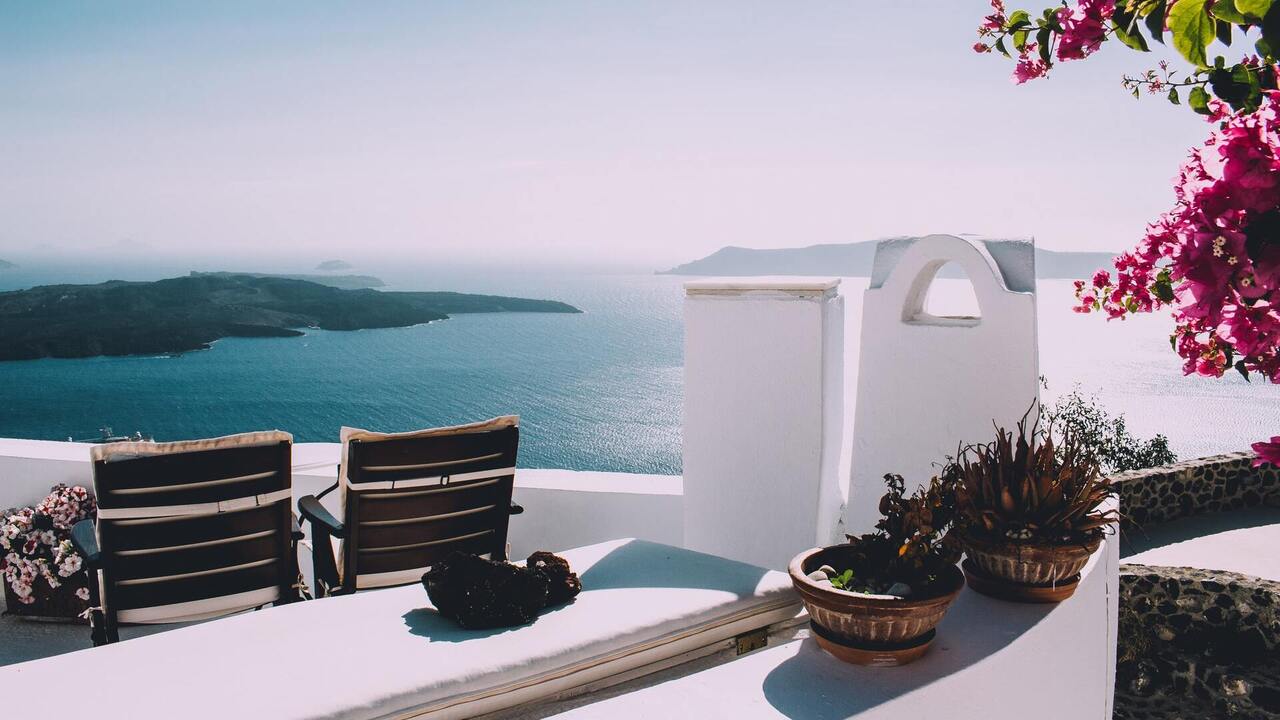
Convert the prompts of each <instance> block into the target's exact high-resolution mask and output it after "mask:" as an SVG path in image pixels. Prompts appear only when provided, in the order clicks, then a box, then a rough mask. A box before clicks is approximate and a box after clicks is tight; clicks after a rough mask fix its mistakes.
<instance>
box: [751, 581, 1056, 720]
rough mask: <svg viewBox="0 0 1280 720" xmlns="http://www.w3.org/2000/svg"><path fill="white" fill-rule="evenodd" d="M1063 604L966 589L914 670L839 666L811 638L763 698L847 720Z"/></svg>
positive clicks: (793, 710)
mask: <svg viewBox="0 0 1280 720" xmlns="http://www.w3.org/2000/svg"><path fill="white" fill-rule="evenodd" d="M1057 607H1058V606H1057V605H1019V604H1015V603H1005V602H998V601H993V600H991V599H988V598H984V597H982V596H980V595H978V594H977V593H975V592H972V591H969V592H962V593H960V596H959V597H958V598H957V600H956V604H955V605H954V606H952V608H951V611H950V612H949V613H947V616H946V617H945V618H943V620H942V623H941V624H940V625H939V626H938V638H937V640H935V641H934V646H933V647H932V648H931V649H930V651H929V653H928V654H927V655H925V656H924V657H923V658H921V659H920V660H918V661H916V662H914V663H912V664H911V665H910V666H908V667H906V668H898V669H885V668H874V667H862V666H858V665H849V664H845V663H840V662H836V661H834V660H832V659H831V657H830V656H828V655H827V654H826V653H825V652H823V651H822V649H821V648H819V647H818V643H817V641H815V640H814V639H813V638H809V639H807V640H805V641H804V645H803V646H802V648H801V650H800V652H799V653H797V654H796V656H795V657H793V658H791V659H789V660H787V661H786V662H784V663H782V664H781V665H779V666H778V667H777V668H775V669H774V670H773V672H771V673H769V675H768V676H767V677H766V678H765V681H764V695H765V698H766V699H768V701H769V704H770V705H772V706H773V707H774V709H776V710H777V711H778V712H780V713H782V714H783V715H786V716H787V717H789V718H794V719H795V720H844V719H845V718H848V717H852V716H854V715H857V714H858V713H860V712H863V711H865V710H869V709H871V708H874V707H877V706H879V705H883V704H885V703H888V702H890V701H892V700H894V699H895V698H898V697H900V696H903V695H906V694H907V693H910V692H913V691H915V690H918V689H920V688H922V687H924V686H926V685H929V684H930V683H933V682H936V681H938V680H941V679H942V678H945V677H947V676H948V675H951V674H953V673H956V672H959V671H961V670H964V669H965V668H967V667H969V666H972V665H975V664H977V663H979V662H981V661H982V660H983V659H984V658H987V657H989V656H991V655H994V654H995V653H997V652H999V651H1000V650H1001V649H1003V648H1005V647H1006V646H1008V645H1011V644H1012V643H1013V642H1014V641H1015V640H1017V639H1018V637H1020V636H1021V635H1023V634H1024V633H1026V632H1027V631H1028V630H1030V629H1031V628H1033V627H1035V625H1036V624H1037V623H1039V622H1040V621H1042V620H1044V619H1045V618H1046V617H1048V615H1049V614H1050V613H1051V612H1053V611H1054V610H1055V609H1056V608H1057ZM975 691H976V690H975ZM937 711H938V712H937V717H948V713H947V712H946V710H945V708H938V709H937ZM904 717H905V716H904Z"/></svg>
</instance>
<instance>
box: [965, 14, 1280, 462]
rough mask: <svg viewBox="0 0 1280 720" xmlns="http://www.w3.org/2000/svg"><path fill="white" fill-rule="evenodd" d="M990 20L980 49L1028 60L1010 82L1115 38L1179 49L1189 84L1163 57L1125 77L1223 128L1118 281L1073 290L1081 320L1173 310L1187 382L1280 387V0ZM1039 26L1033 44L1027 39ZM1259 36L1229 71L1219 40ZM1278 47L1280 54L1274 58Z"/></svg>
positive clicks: (1189, 164)
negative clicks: (1255, 382) (1222, 380)
mask: <svg viewBox="0 0 1280 720" xmlns="http://www.w3.org/2000/svg"><path fill="white" fill-rule="evenodd" d="M991 7H992V10H993V12H992V14H991V15H988V16H987V17H986V18H984V20H983V23H982V26H981V27H980V28H979V30H978V34H979V37H980V38H982V39H983V40H982V41H981V42H979V43H978V44H977V45H975V46H974V49H975V50H976V51H978V52H991V51H992V50H993V49H994V50H996V51H999V52H1001V53H1003V54H1005V55H1007V56H1010V57H1012V56H1011V55H1010V54H1009V52H1008V51H1007V47H1006V46H1005V40H1006V39H1008V40H1010V41H1011V42H1012V43H1013V45H1014V48H1015V49H1016V50H1017V52H1018V59H1017V65H1016V67H1015V69H1014V73H1013V80H1014V82H1017V83H1019V84H1021V83H1024V82H1027V81H1028V80H1031V79H1035V78H1039V77H1044V76H1045V75H1046V74H1047V73H1048V71H1049V69H1050V68H1052V67H1053V64H1054V61H1055V60H1056V61H1064V60H1079V59H1083V58H1085V57H1088V56H1089V55H1091V54H1093V53H1094V52H1095V51H1097V50H1098V48H1100V47H1101V46H1102V44H1103V43H1104V42H1106V41H1108V40H1109V39H1117V40H1120V41H1121V43H1123V44H1124V45H1126V46H1128V47H1130V48H1132V49H1134V50H1137V51H1141V52H1146V51H1148V50H1149V49H1150V48H1149V46H1148V45H1147V40H1146V38H1145V37H1144V36H1143V34H1142V32H1141V28H1140V27H1139V24H1141V25H1142V26H1144V27H1145V28H1146V30H1147V34H1148V35H1149V36H1150V37H1151V39H1152V40H1154V41H1156V42H1160V43H1164V42H1165V39H1166V35H1167V36H1168V39H1169V42H1170V43H1171V44H1172V45H1173V46H1174V48H1176V49H1177V51H1178V52H1179V54H1181V55H1182V57H1183V58H1184V59H1186V60H1187V61H1188V62H1189V63H1190V64H1191V66H1192V67H1191V70H1190V71H1189V72H1188V73H1187V74H1186V75H1183V76H1181V79H1179V74H1178V72H1177V71H1176V70H1171V69H1170V68H1169V65H1168V63H1166V62H1161V63H1160V65H1159V72H1157V71H1156V70H1148V71H1146V72H1145V73H1143V74H1142V75H1140V76H1138V77H1128V76H1126V77H1125V78H1124V79H1123V85H1124V87H1125V88H1126V89H1128V90H1129V91H1130V92H1131V93H1132V94H1133V96H1134V97H1139V96H1140V95H1141V91H1142V90H1146V91H1147V92H1148V93H1150V94H1156V93H1161V92H1163V93H1165V94H1166V96H1167V97H1168V99H1169V101H1170V102H1171V103H1173V104H1175V105H1177V104H1181V94H1180V93H1179V89H1183V90H1187V94H1186V97H1187V105H1188V106H1189V107H1190V108H1191V109H1192V110H1194V111H1195V112H1197V113H1199V114H1201V115H1203V116H1205V118H1206V119H1207V120H1208V121H1209V122H1211V123H1213V124H1214V126H1215V127H1214V130H1213V131H1212V133H1211V134H1210V136H1209V138H1208V140H1206V141H1205V143H1204V144H1203V145H1202V146H1201V147H1198V148H1195V149H1193V150H1192V151H1191V153H1190V156H1189V157H1188V158H1187V161H1186V162H1185V163H1184V164H1183V166H1182V168H1181V170H1180V173H1179V176H1178V179H1177V183H1176V185H1175V187H1174V195H1175V198H1176V203H1175V205H1174V207H1173V209H1172V210H1170V211H1169V212H1167V213H1165V214H1164V215H1162V216H1160V217H1159V218H1158V219H1157V220H1156V221H1155V222H1153V223H1151V224H1150V225H1149V226H1148V227H1147V232H1146V235H1145V237H1143V238H1142V240H1141V241H1140V242H1139V243H1138V245H1137V247H1135V248H1134V249H1132V250H1129V251H1128V252H1125V253H1123V254H1121V255H1120V256H1118V257H1117V258H1116V259H1115V276H1114V278H1113V277H1112V273H1111V271H1108V270H1099V271H1098V272H1097V273H1095V274H1094V276H1093V278H1092V279H1091V280H1089V281H1084V280H1079V281H1077V282H1076V284H1075V287H1076V299H1077V304H1076V307H1075V308H1074V309H1075V310H1076V312H1081V313H1104V314H1105V315H1106V316H1107V317H1108V318H1109V319H1124V318H1125V317H1127V316H1128V315H1130V314H1133V313H1140V312H1143V313H1145V312H1153V311H1155V310H1161V309H1167V310H1168V311H1169V314H1170V316H1171V317H1172V319H1173V321H1174V329H1173V332H1172V333H1171V335H1170V339H1169V340H1170V344H1171V345H1172V347H1173V349H1174V351H1176V352H1177V353H1178V355H1179V356H1181V357H1182V359H1183V372H1184V373H1186V374H1189V375H1190V374H1197V375H1206V376H1210V377H1221V376H1222V375H1223V374H1225V373H1226V372H1227V371H1228V370H1230V369H1234V370H1236V371H1237V372H1239V373H1240V374H1241V375H1243V376H1244V377H1245V379H1246V380H1247V379H1249V378H1250V377H1251V375H1253V374H1257V375H1260V376H1262V377H1263V378H1265V379H1267V380H1269V381H1271V382H1273V383H1280V89H1278V88H1277V57H1276V56H1277V51H1280V0H1277V1H1276V2H1274V3H1273V0H1076V2H1075V4H1074V5H1072V4H1069V3H1067V2H1063V4H1062V6H1061V7H1057V8H1050V9H1048V10H1045V11H1044V13H1043V15H1042V16H1041V18H1039V19H1037V20H1036V21H1035V22H1034V23H1033V22H1032V21H1031V15H1030V14H1029V13H1027V12H1026V11H1023V10H1017V11H1014V12H1012V13H1008V14H1006V12H1005V8H1004V2H1003V0H991ZM1033 29H1034V31H1035V33H1036V36H1035V41H1034V42H1031V41H1028V37H1029V33H1030V32H1032V30H1033ZM1250 33H1255V34H1257V35H1260V37H1259V38H1258V39H1257V40H1256V42H1255V43H1254V45H1253V49H1254V51H1255V52H1256V54H1249V55H1246V56H1244V57H1243V58H1241V59H1240V60H1239V61H1238V62H1236V63H1235V64H1233V65H1228V64H1227V61H1226V59H1225V58H1224V57H1222V56H1221V55H1218V56H1217V57H1214V58H1213V60H1212V62H1210V60H1209V48H1210V47H1211V46H1213V45H1214V43H1215V42H1216V43H1219V44H1221V45H1223V46H1229V45H1230V44H1231V43H1232V40H1233V38H1234V37H1236V36H1239V37H1244V36H1246V35H1248V34H1250ZM1273 48H1275V49H1276V50H1273ZM1253 447H1254V450H1255V452H1256V453H1257V454H1258V458H1259V461H1258V462H1259V463H1262V462H1271V463H1274V464H1280V436H1278V437H1274V438H1272V439H1271V441H1270V442H1269V443H1268V442H1261V443H1257V444H1255V445H1254V446H1253Z"/></svg>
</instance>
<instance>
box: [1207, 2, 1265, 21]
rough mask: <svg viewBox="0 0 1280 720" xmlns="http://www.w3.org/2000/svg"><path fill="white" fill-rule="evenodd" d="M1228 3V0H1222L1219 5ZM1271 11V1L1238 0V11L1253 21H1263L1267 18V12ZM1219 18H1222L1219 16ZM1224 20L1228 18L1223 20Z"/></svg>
mask: <svg viewBox="0 0 1280 720" xmlns="http://www.w3.org/2000/svg"><path fill="white" fill-rule="evenodd" d="M1225 3H1226V0H1220V1H1219V3H1218V4H1219V5H1223V4H1225ZM1270 9H1271V0H1236V10H1239V11H1240V14H1241V15H1246V16H1248V17H1249V18H1250V19H1252V20H1261V19H1262V18H1264V17H1266V16H1267V11H1268V10H1270ZM1218 17H1222V16H1221V15H1219V16H1218ZM1223 19H1224V20H1225V19H1226V18H1223Z"/></svg>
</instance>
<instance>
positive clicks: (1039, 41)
mask: <svg viewBox="0 0 1280 720" xmlns="http://www.w3.org/2000/svg"><path fill="white" fill-rule="evenodd" d="M1050 32H1051V31H1050V30H1049V28H1047V27H1042V28H1040V30H1039V31H1038V32H1037V33H1036V46H1037V47H1036V50H1039V51H1040V59H1041V60H1043V61H1044V62H1045V64H1046V65H1048V64H1050V60H1049V40H1050Z"/></svg>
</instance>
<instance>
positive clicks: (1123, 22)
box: [1111, 10, 1151, 52]
mask: <svg viewBox="0 0 1280 720" xmlns="http://www.w3.org/2000/svg"><path fill="white" fill-rule="evenodd" d="M1132 24H1133V16H1132V15H1127V14H1125V13H1121V12H1120V11H1118V10H1117V11H1116V14H1115V16H1114V17H1113V18H1112V19H1111V27H1112V28H1115V31H1116V39H1117V40H1119V41H1120V42H1122V43H1124V44H1125V45H1128V46H1129V47H1131V48H1133V49H1134V50H1139V51H1141V52H1151V48H1150V47H1148V46H1147V39H1146V38H1144V37H1142V33H1140V32H1138V31H1137V29H1136V28H1135V29H1134V30H1133V32H1130V31H1129V28H1130V26H1131V25H1132Z"/></svg>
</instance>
